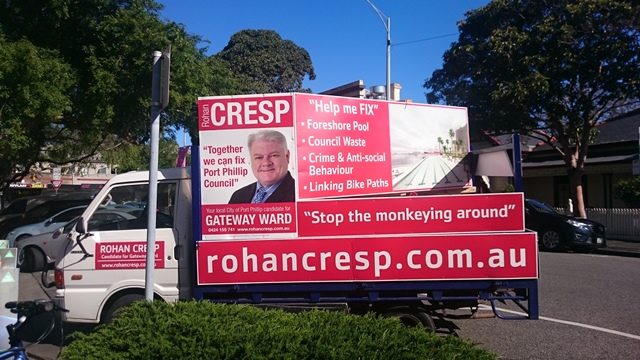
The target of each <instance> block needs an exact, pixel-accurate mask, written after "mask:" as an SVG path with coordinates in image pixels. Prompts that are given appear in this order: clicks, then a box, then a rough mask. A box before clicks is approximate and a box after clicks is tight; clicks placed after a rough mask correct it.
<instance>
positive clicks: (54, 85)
mask: <svg viewBox="0 0 640 360" xmlns="http://www.w3.org/2000/svg"><path fill="white" fill-rule="evenodd" d="M74 81H75V74H74V72H73V70H72V69H71V67H70V66H69V65H68V64H66V63H65V62H64V60H63V59H61V57H60V55H59V53H58V52H57V51H55V50H47V49H41V48H38V47H36V46H34V45H33V44H32V43H31V42H29V41H28V40H19V41H16V42H8V41H6V40H5V39H4V38H3V37H2V33H1V32H0V149H2V150H1V151H0V154H1V155H0V179H2V180H4V181H12V180H14V179H15V178H16V177H21V176H24V175H25V174H26V173H27V172H28V167H23V169H24V171H22V172H18V173H15V170H16V169H17V168H18V166H19V165H25V164H33V163H35V162H36V161H37V160H38V159H41V158H42V157H43V155H44V156H47V153H43V150H45V149H46V150H47V151H49V152H52V151H55V144H56V143H57V142H59V141H65V139H66V136H67V134H66V133H65V132H64V131H63V130H62V129H63V128H64V122H63V121H62V120H61V117H62V116H63V115H64V114H65V113H66V112H67V111H68V110H69V108H70V107H71V97H70V91H71V89H72V86H73V83H74ZM25 84H28V85H25ZM2 182H3V181H0V190H1V189H2V188H3V186H2Z"/></svg>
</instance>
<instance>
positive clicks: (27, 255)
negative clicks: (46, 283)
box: [18, 246, 46, 273]
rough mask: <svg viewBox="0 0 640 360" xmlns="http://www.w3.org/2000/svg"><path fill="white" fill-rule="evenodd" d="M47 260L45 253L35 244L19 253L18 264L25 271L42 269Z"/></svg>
mask: <svg viewBox="0 0 640 360" xmlns="http://www.w3.org/2000/svg"><path fill="white" fill-rule="evenodd" d="M45 262H46V261H45V256H44V253H43V252H42V251H40V250H38V249H37V248H35V247H33V246H29V247H26V248H23V249H22V250H20V253H19V254H18V266H19V267H20V272H23V273H31V272H36V271H42V270H44V268H45V267H44V265H45Z"/></svg>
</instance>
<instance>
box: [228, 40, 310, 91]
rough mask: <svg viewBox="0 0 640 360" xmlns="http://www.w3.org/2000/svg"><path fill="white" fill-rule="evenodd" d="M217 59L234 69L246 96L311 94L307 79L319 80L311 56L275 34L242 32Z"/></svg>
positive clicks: (230, 41)
mask: <svg viewBox="0 0 640 360" xmlns="http://www.w3.org/2000/svg"><path fill="white" fill-rule="evenodd" d="M216 58H218V59H220V60H222V61H224V62H225V63H226V64H227V65H228V66H229V67H230V68H231V70H232V71H233V72H234V74H235V75H236V76H237V78H238V79H239V81H240V83H241V86H242V88H241V91H242V93H244V94H265V93H279V92H292V91H298V92H300V91H307V92H308V91H309V90H308V89H303V88H302V82H303V81H304V78H305V76H308V77H309V79H310V80H313V79H315V78H316V75H315V73H314V71H313V65H312V63H311V58H310V57H309V53H307V51H306V50H305V49H303V48H301V47H299V46H297V45H296V44H294V43H293V42H292V41H290V40H283V39H282V38H281V37H280V35H278V33H276V32H275V31H272V30H243V31H240V32H238V33H236V34H234V35H233V36H232V37H231V39H230V40H229V43H228V44H227V46H225V47H224V49H222V51H220V52H219V53H218V54H217V55H216Z"/></svg>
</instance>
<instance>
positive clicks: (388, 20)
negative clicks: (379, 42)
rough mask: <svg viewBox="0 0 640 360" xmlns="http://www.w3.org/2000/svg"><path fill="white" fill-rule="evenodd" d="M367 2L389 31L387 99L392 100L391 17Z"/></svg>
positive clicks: (367, 0)
mask: <svg viewBox="0 0 640 360" xmlns="http://www.w3.org/2000/svg"><path fill="white" fill-rule="evenodd" d="M366 2H367V3H368V4H369V5H370V6H371V8H373V10H374V11H375V12H376V14H378V17H380V20H381V21H382V25H383V26H384V29H385V31H386V32H387V100H391V18H390V17H388V16H387V15H385V14H384V13H383V12H382V11H380V10H379V9H378V8H377V7H376V6H375V5H373V3H372V2H371V1H369V0H366Z"/></svg>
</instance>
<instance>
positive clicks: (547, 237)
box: [539, 230, 562, 251]
mask: <svg viewBox="0 0 640 360" xmlns="http://www.w3.org/2000/svg"><path fill="white" fill-rule="evenodd" d="M539 241H540V245H541V246H542V249H543V250H547V251H555V250H558V249H560V245H561V243H562V241H561V239H560V234H559V233H558V232H557V231H555V230H546V231H544V232H543V233H542V234H541V235H540V240H539Z"/></svg>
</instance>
